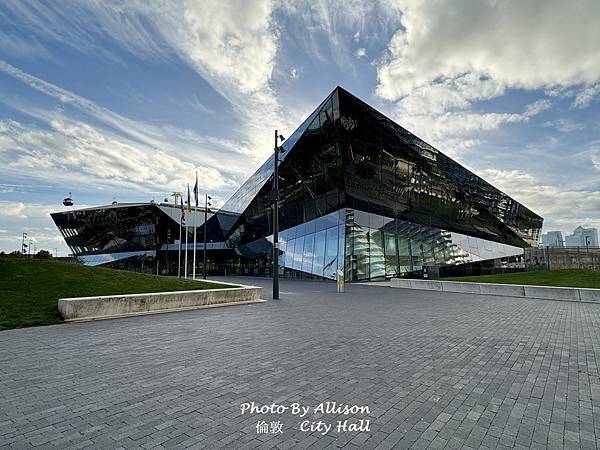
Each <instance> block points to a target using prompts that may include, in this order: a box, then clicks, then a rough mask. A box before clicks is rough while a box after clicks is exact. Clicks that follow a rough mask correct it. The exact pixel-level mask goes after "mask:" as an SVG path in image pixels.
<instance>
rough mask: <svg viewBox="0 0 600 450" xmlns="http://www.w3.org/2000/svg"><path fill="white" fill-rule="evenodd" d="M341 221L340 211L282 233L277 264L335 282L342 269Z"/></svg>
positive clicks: (343, 235)
mask: <svg viewBox="0 0 600 450" xmlns="http://www.w3.org/2000/svg"><path fill="white" fill-rule="evenodd" d="M345 221H346V214H345V210H344V209H342V210H340V211H336V212H333V213H331V214H327V215H326V216H323V217H319V218H318V219H314V220H311V221H308V222H306V223H303V224H301V225H298V226H295V227H292V228H289V229H287V230H284V231H282V232H281V233H279V239H280V257H279V264H280V265H281V266H282V267H284V268H286V269H293V270H294V271H298V272H303V273H306V274H312V275H316V276H318V277H323V278H332V279H335V273H336V271H337V270H338V269H340V270H343V267H344V247H345V246H344V239H345V233H346V232H345ZM270 239H272V236H271V237H270Z"/></svg>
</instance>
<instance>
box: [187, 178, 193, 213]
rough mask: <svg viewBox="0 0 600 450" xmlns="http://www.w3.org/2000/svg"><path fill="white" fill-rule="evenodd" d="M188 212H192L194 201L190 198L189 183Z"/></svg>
mask: <svg viewBox="0 0 600 450" xmlns="http://www.w3.org/2000/svg"><path fill="white" fill-rule="evenodd" d="M187 210H188V212H192V200H191V197H190V184H189V183H188V200H187Z"/></svg>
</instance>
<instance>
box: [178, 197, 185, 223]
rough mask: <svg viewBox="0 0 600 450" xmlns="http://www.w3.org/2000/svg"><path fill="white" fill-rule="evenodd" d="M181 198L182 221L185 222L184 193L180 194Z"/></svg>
mask: <svg viewBox="0 0 600 450" xmlns="http://www.w3.org/2000/svg"><path fill="white" fill-rule="evenodd" d="M179 200H180V202H181V205H180V207H181V223H182V224H183V223H185V208H184V207H183V195H180V196H179Z"/></svg>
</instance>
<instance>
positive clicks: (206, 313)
mask: <svg viewBox="0 0 600 450" xmlns="http://www.w3.org/2000/svg"><path fill="white" fill-rule="evenodd" d="M232 280H233V281H234V282H236V281H237V282H244V281H245V282H247V283H251V284H258V285H261V284H262V285H264V286H266V287H267V289H266V293H268V282H267V281H266V280H264V279H263V280H261V279H251V280H250V279H243V278H231V279H230V281H232ZM281 286H282V300H281V301H279V302H273V301H270V302H267V303H263V304H259V305H246V306H236V307H234V308H219V309H211V310H199V311H187V312H180V313H173V314H164V315H156V316H142V317H135V318H126V319H118V320H107V321H98V322H88V323H79V324H69V325H59V326H49V327H40V328H30V329H21V330H10V331H5V332H0V361H3V362H6V363H5V364H2V365H0V388H1V389H0V404H1V405H2V408H0V448H4V447H7V448H35V447H34V446H37V447H39V448H87V447H89V448H118V447H122V448H148V449H149V448H236V449H237V448H324V447H328V448H345V449H346V448H368V449H369V448H370V449H372V448H380V449H383V448H411V447H412V448H432V449H438V448H539V449H545V448H561V449H562V448H596V447H597V446H600V445H599V444H600V438H598V439H597V437H599V436H600V370H599V368H598V363H597V361H598V360H600V333H598V331H597V330H599V329H600V305H595V304H589V303H581V304H580V303H569V302H553V301H541V300H540V301H537V300H523V299H515V298H502V297H489V296H486V297H481V296H478V295H460V294H448V293H441V292H426V291H405V290H400V289H391V288H385V287H376V286H363V285H349V286H347V292H346V293H345V294H336V293H335V285H334V284H333V283H324V282H310V281H294V280H282V284H281ZM251 401H254V402H257V403H259V404H261V405H268V404H270V403H273V402H276V403H281V404H290V403H292V402H298V403H300V404H302V405H309V406H315V405H317V404H319V403H320V402H324V401H336V402H338V403H344V404H357V405H366V406H368V407H369V408H370V413H369V414H365V415H362V414H353V415H348V416H345V415H344V414H340V413H337V414H313V413H312V412H311V413H309V414H308V416H307V417H306V419H307V420H309V421H318V420H323V421H326V422H331V423H334V424H337V421H338V420H341V421H342V422H343V421H344V420H349V422H355V421H357V420H360V419H361V418H363V419H364V418H367V417H368V418H369V420H370V421H371V428H370V430H369V431H365V432H358V431H353V432H341V433H338V432H337V431H333V430H332V431H330V432H329V433H328V434H326V435H322V434H321V433H319V432H316V431H313V432H310V431H309V432H306V431H301V430H300V423H301V421H302V419H299V418H298V417H295V416H292V415H291V414H289V413H283V414H252V415H249V414H245V415H242V414H241V411H240V404H241V403H243V402H251ZM259 420H264V421H266V422H267V423H270V422H271V421H281V422H282V423H283V432H282V433H264V434H258V433H257V432H256V425H257V423H258V421H259Z"/></svg>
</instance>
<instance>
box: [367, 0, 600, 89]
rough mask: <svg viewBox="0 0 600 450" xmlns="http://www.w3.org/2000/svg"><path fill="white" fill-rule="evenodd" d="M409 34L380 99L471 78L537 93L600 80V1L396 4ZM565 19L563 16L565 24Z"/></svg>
mask: <svg viewBox="0 0 600 450" xmlns="http://www.w3.org/2000/svg"><path fill="white" fill-rule="evenodd" d="M395 3H396V5H397V6H398V8H399V9H400V10H401V11H402V18H401V21H402V26H403V28H404V29H403V30H399V31H398V32H397V33H396V34H395V35H394V37H393V39H392V41H391V42H390V46H389V52H390V55H389V60H388V61H387V62H386V63H385V64H383V65H382V66H381V67H380V68H379V80H380V84H379V86H378V89H377V92H378V94H379V95H380V96H381V97H382V98H385V99H388V100H397V99H399V98H401V97H403V96H405V95H409V94H411V93H412V92H413V91H414V90H415V89H418V88H420V87H423V86H428V85H431V84H432V83H437V82H438V81H442V82H444V81H445V80H454V79H457V78H459V77H462V76H464V75H465V74H474V75H476V76H479V77H481V78H482V79H486V78H490V79H492V80H494V81H495V82H497V83H500V84H501V85H503V86H510V87H519V88H525V89H537V88H544V87H552V86H570V85H575V84H592V83H595V82H596V81H598V79H599V78H600V27H596V26H586V25H585V24H589V25H591V24H595V23H596V22H597V21H598V19H600V3H598V2H597V1H595V0H581V1H579V2H577V4H576V5H573V4H570V3H567V2H564V1H562V0H544V1H531V2H522V1H503V2H496V1H464V0H463V1H455V0H440V1H437V2H424V1H419V0H396V2H395ZM557 18H560V26H558V23H557Z"/></svg>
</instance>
